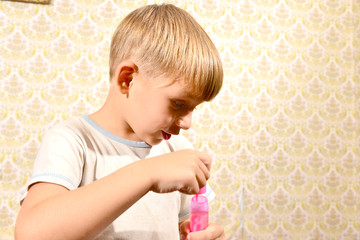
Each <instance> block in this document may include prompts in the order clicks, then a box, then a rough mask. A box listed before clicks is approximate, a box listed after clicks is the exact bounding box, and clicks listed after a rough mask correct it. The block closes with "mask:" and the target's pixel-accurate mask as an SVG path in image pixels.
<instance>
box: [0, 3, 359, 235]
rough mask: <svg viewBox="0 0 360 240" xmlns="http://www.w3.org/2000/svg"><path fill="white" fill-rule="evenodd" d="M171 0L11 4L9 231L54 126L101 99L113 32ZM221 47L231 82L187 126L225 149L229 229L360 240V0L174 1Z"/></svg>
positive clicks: (221, 152) (4, 13)
mask: <svg viewBox="0 0 360 240" xmlns="http://www.w3.org/2000/svg"><path fill="white" fill-rule="evenodd" d="M154 2H157V3H158V2H160V1H145V0H135V1H125V0H106V1H105V0H104V1H100V0H86V1H85V0H74V1H66V0H53V1H51V4H50V5H39V4H26V3H13V2H10V1H1V2H0V87H1V90H0V239H4V240H8V239H13V229H14V221H15V218H16V215H17V212H18V210H19V203H18V201H19V198H20V197H21V195H22V194H23V193H24V190H25V189H24V186H25V184H26V182H27V181H28V179H29V177H30V175H31V168H32V165H33V161H34V158H35V155H36V152H37V149H38V147H39V144H40V142H41V139H42V136H43V134H44V132H46V131H47V129H49V127H51V126H52V125H53V124H54V123H56V122H58V121H61V120H63V119H68V118H71V117H76V116H79V115H82V114H85V113H90V112H92V111H94V110H96V109H97V108H98V107H100V106H101V104H102V103H103V101H104V99H105V97H106V94H107V89H108V77H107V76H108V75H107V71H108V70H107V63H108V50H109V39H110V36H111V34H112V32H113V31H114V28H115V26H116V25H117V23H118V22H119V21H120V20H121V19H122V17H124V16H125V15H126V14H127V13H129V12H130V11H131V10H133V9H135V8H137V7H138V6H141V5H144V4H149V3H154ZM168 2H172V3H174V4H176V5H177V6H180V7H182V8H184V9H186V10H187V11H188V12H190V13H191V14H192V15H193V16H194V17H195V18H196V19H197V20H198V21H199V22H200V24H201V25H202V26H203V27H204V29H205V30H206V31H207V32H208V34H209V35H210V37H211V38H212V39H213V41H214V43H215V44H216V46H217V47H218V49H219V51H220V53H221V57H222V59H223V63H224V69H225V84H224V87H223V89H222V91H221V93H220V95H219V96H218V97H217V98H216V99H215V100H214V101H213V102H211V103H206V104H204V105H202V106H201V107H200V108H199V109H198V110H197V111H196V113H195V114H194V120H193V126H192V129H191V130H189V131H188V132H184V135H186V136H187V137H188V138H189V139H190V140H192V142H193V143H194V145H195V146H196V147H197V148H198V149H200V150H203V151H205V152H207V153H209V154H211V155H212V156H213V158H214V164H213V167H212V177H211V180H210V183H211V185H212V186H213V188H214V190H215V191H216V193H217V198H216V200H215V201H214V202H213V203H212V205H211V207H212V211H211V218H212V221H216V222H219V223H221V224H222V225H224V226H225V231H226V234H227V236H228V238H229V239H231V240H238V239H266V240H268V239H274V240H275V239H291V240H292V239H294V240H295V239H309V240H310V239H334V240H335V239H336V240H338V239H349V240H355V239H357V240H359V239H360V92H359V86H360V78H359V76H360V63H359V60H360V54H359V51H360V28H359V21H360V16H359V14H360V1H358V0H312V1H311V0H226V1H225V0H224V1H216V0H197V1H180V0H178V1H168Z"/></svg>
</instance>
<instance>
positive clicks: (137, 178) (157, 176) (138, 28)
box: [15, 4, 225, 240]
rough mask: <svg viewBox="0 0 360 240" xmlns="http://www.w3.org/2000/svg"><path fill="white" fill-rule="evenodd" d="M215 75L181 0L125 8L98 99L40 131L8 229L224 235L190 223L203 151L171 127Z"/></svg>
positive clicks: (100, 235)
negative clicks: (90, 108) (87, 109)
mask: <svg viewBox="0 0 360 240" xmlns="http://www.w3.org/2000/svg"><path fill="white" fill-rule="evenodd" d="M222 78H223V72H222V65H221V61H220V57H219V55H218V52H217V50H216V48H215V47H214V45H213V43H212V42H211V40H210V39H209V37H208V36H207V34H206V33H205V32H204V30H203V29H202V28H201V27H200V26H199V25H198V23H196V21H195V20H194V19H193V18H192V17H191V16H190V15H189V14H188V13H186V12H185V11H184V10H181V9H179V8H177V7H175V6H173V5H168V4H163V5H150V6H145V7H142V8H139V9H137V10H135V11H133V12H132V13H130V14H129V15H128V16H127V17H126V18H125V19H124V20H123V21H122V22H121V23H120V25H119V26H118V28H117V29H116V31H115V34H114V36H113V39H112V43H111V52H110V89H109V94H108V97H107V99H106V101H105V103H104V105H103V106H102V107H101V108H100V109H99V110H98V111H97V112H95V113H93V114H91V115H89V116H82V117H81V118H78V119H73V120H68V121H65V122H63V123H60V124H58V125H57V126H56V127H54V128H53V129H52V130H51V131H49V132H48V133H47V134H46V136H45V137H44V140H43V143H42V146H41V148H40V150H39V153H38V156H37V159H36V162H35V165H34V170H33V177H32V179H31V181H30V183H29V187H28V192H27V196H26V198H25V199H24V201H23V204H22V207H21V211H20V213H19V216H18V219H17V223H16V229H15V237H16V239H37V240H39V239H46V240H49V239H66V240H69V239H94V238H96V239H141V240H144V239H164V240H172V239H179V238H180V239H185V238H190V239H224V238H225V236H224V231H223V229H222V228H221V227H220V226H219V225H217V224H210V225H209V227H208V228H207V229H206V230H204V231H200V232H195V233H189V220H188V212H187V211H188V208H189V199H190V197H191V196H190V195H189V194H195V193H197V192H198V191H199V188H201V187H203V186H205V184H206V181H207V179H208V178H209V177H210V175H209V171H210V165H211V158H210V156H208V155H207V154H204V153H201V152H198V151H195V150H191V149H189V148H191V145H190V144H189V142H187V141H186V140H185V139H184V138H183V137H181V136H172V135H178V134H179V131H180V129H188V128H190V124H191V114H192V112H193V110H194V108H195V107H196V106H197V105H199V104H200V103H202V102H203V101H209V100H211V99H212V98H214V97H215V96H216V95H217V93H218V92H219V91H220V88H221V85H222Z"/></svg>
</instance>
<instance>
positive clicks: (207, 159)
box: [197, 152, 212, 171]
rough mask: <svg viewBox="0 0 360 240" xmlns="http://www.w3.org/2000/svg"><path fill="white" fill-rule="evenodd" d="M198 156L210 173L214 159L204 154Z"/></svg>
mask: <svg viewBox="0 0 360 240" xmlns="http://www.w3.org/2000/svg"><path fill="white" fill-rule="evenodd" d="M197 156H198V158H199V159H200V160H201V161H202V162H203V163H204V164H205V166H206V168H207V169H208V170H209V171H210V170H211V163H212V158H211V157H210V155H208V154H206V153H204V152H197Z"/></svg>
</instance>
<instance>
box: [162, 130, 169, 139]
mask: <svg viewBox="0 0 360 240" xmlns="http://www.w3.org/2000/svg"><path fill="white" fill-rule="evenodd" d="M161 132H162V135H163V138H164V139H165V140H169V139H170V138H171V134H170V133H167V132H164V131H161Z"/></svg>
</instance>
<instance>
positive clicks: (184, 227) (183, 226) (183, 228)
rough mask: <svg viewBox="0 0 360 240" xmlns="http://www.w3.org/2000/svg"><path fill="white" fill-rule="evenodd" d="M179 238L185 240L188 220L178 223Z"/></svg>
mask: <svg viewBox="0 0 360 240" xmlns="http://www.w3.org/2000/svg"><path fill="white" fill-rule="evenodd" d="M179 232H180V240H185V239H187V237H188V234H189V233H190V220H186V221H184V222H182V223H181V224H180V227H179Z"/></svg>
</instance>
